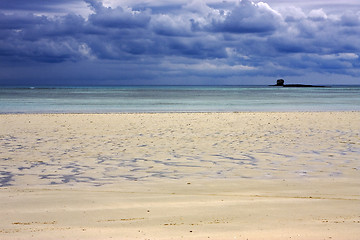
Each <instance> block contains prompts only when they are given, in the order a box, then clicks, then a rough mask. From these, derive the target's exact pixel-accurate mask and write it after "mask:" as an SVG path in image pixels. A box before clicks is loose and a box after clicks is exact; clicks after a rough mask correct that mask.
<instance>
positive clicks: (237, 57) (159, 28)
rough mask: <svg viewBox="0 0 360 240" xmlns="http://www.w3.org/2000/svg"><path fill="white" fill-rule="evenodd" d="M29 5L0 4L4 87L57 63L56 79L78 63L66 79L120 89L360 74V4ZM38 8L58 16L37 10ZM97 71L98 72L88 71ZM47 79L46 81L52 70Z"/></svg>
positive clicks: (245, 1) (88, 1) (90, 0)
mask: <svg viewBox="0 0 360 240" xmlns="http://www.w3.org/2000/svg"><path fill="white" fill-rule="evenodd" d="M14 2H16V3H17V4H14ZM21 2H23V4H21ZM45 2H46V4H43V3H45ZM49 2H51V4H50V3H49ZM27 3H28V1H20V0H16V1H7V0H4V1H2V2H1V3H0V10H1V11H0V60H1V62H2V68H3V69H4V71H3V73H2V74H1V75H0V79H1V80H0V81H3V82H4V83H5V80H6V79H10V80H11V79H21V77H22V76H21V74H20V73H18V72H17V71H15V70H16V69H19V68H21V67H24V66H33V67H34V71H41V69H42V67H47V68H49V66H51V67H50V68H52V69H53V71H54V72H55V76H53V79H55V80H56V79H62V78H61V77H58V78H56V74H60V73H61V72H63V71H61V69H62V66H63V69H64V70H65V69H68V70H69V64H70V63H71V64H73V65H76V66H78V68H74V69H72V71H73V73H72V74H65V75H63V76H66V77H67V78H72V79H76V80H77V81H80V82H81V83H86V81H87V80H86V79H89V78H92V79H93V81H94V82H93V83H98V84H101V83H107V82H106V79H108V80H109V79H112V81H113V82H112V83H121V81H125V82H126V83H131V81H138V83H143V81H141V80H144V79H148V83H155V84H156V83H158V82H157V79H160V78H163V79H162V81H160V83H169V84H171V83H172V79H178V80H177V81H180V80H179V79H196V81H197V83H209V84H214V83H215V84H216V83H219V84H221V83H222V80H221V79H226V78H234V77H239V76H240V77H241V76H244V77H246V76H249V77H254V76H258V77H259V78H261V77H277V76H301V75H303V74H304V72H308V73H309V72H311V73H316V74H337V75H344V76H350V77H353V78H356V77H360V63H359V60H360V59H359V56H360V38H359V36H360V11H359V10H358V9H356V8H355V9H353V8H349V9H348V10H347V11H345V12H344V11H341V12H334V11H331V12H330V13H328V12H326V10H324V9H325V8H324V9H322V8H317V9H310V10H307V11H305V10H303V9H301V8H299V7H296V6H286V7H282V8H277V9H275V8H272V7H271V6H270V5H269V4H267V3H265V2H257V3H254V2H251V1H249V0H242V1H239V2H237V1H234V2H209V3H208V4H206V3H205V2H203V1H196V0H195V1H191V2H186V1H182V2H181V1H179V2H173V3H172V5H169V4H159V3H158V4H157V5H154V4H153V5H152V4H150V3H151V2H144V1H143V2H140V1H139V2H134V3H133V5H132V6H130V5H111V1H107V2H106V1H105V2H104V3H103V2H101V1H97V0H85V3H86V6H87V9H85V10H84V11H83V12H86V11H88V12H90V14H87V15H84V14H78V13H71V11H70V10H69V11H68V12H66V13H64V12H63V10H64V9H65V8H66V7H67V6H74V4H75V3H76V1H72V0H67V1H42V0H36V1H32V4H31V5H29V4H27ZM82 4H84V3H82ZM19 6H20V7H19ZM34 9H37V10H38V11H45V12H46V11H47V12H48V13H52V14H34V13H33V12H34V11H33V10H34ZM54 12H59V14H55V15H54V14H53V13H54ZM60 12H62V13H61V14H60ZM95 65H96V66H98V68H97V71H95V70H93V69H91V70H89V71H88V72H90V73H91V74H84V73H83V72H84V71H85V69H87V68H90V67H92V66H95ZM27 71H30V70H27ZM30 72H31V71H30ZM26 74H27V76H29V75H28V72H26ZM33 74H35V73H33ZM44 74H45V75H44V76H45V77H44V79H45V78H46V77H49V76H48V74H50V73H48V74H46V71H44ZM23 77H25V76H23ZM164 78H166V79H167V82H166V81H165V80H164ZM4 79H5V80H4ZM206 79H212V80H211V81H210V80H209V81H210V82H207V80H206ZM10 80H9V81H10ZM55 80H54V81H55ZM9 81H8V82H6V83H9ZM43 81H45V80H43ZM69 81H70V80H69ZM117 81H119V82H117ZM174 81H175V80H174ZM180 82H181V81H180ZM135 83H136V82H135ZM176 83H178V82H176ZM182 83H183V84H188V83H189V82H187V81H186V80H183V82H182ZM339 83H341V82H339ZM354 83H355V82H354Z"/></svg>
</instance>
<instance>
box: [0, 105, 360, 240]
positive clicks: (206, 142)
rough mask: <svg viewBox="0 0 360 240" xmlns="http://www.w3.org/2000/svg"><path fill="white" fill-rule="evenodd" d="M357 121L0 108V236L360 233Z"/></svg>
mask: <svg viewBox="0 0 360 240" xmlns="http://www.w3.org/2000/svg"><path fill="white" fill-rule="evenodd" d="M359 123H360V113H359V112H321V113H315V112H313V113H161V114H95V115H91V114H89V115H88V114H78V115H76V114H49V115H46V114H38V115H28V114H24V115H0V161H1V162H0V164H1V168H0V174H1V175H0V184H1V186H2V187H0V212H1V217H0V239H304V240H305V239H307V240H309V239H310V240H311V239H314V240H315V239H344V240H345V239H358V236H360V181H359V180H360V174H359V169H360V125H359Z"/></svg>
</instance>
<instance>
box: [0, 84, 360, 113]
mask: <svg viewBox="0 0 360 240" xmlns="http://www.w3.org/2000/svg"><path fill="white" fill-rule="evenodd" d="M232 111H246V112H248V111H250V112H252V111H360V86H332V87H330V88H281V87H280V88H279V87H268V86H126V87H42V88H37V87H35V88H30V87H16V88H12V87H2V88H0V113H117V112H232Z"/></svg>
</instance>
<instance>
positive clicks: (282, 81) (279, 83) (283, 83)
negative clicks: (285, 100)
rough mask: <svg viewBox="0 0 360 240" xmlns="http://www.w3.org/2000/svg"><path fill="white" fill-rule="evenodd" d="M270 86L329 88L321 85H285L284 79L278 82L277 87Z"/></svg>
mask: <svg viewBox="0 0 360 240" xmlns="http://www.w3.org/2000/svg"><path fill="white" fill-rule="evenodd" d="M270 86H277V87H327V86H320V85H306V84H285V80H284V79H278V80H277V81H276V85H270Z"/></svg>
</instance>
